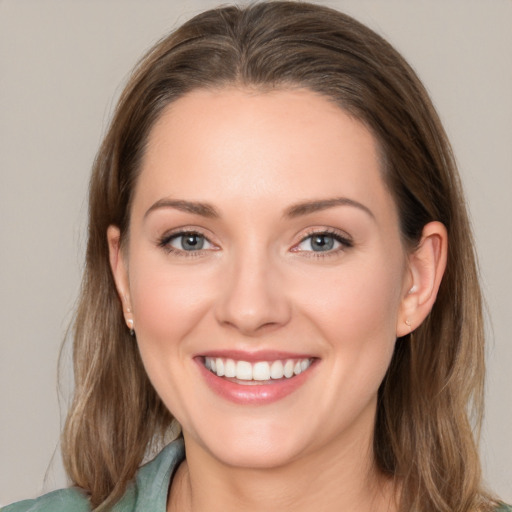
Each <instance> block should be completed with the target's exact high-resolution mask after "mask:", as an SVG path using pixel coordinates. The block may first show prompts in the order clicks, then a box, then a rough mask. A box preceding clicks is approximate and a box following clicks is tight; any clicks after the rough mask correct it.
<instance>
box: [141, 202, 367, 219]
mask: <svg viewBox="0 0 512 512" xmlns="http://www.w3.org/2000/svg"><path fill="white" fill-rule="evenodd" d="M336 206H352V207H355V208H358V209H360V210H362V211H363V212H365V213H367V214H368V215H369V216H370V217H371V218H372V219H375V215H374V214H373V212H372V211H371V210H370V209H369V208H368V207H367V206H365V205H364V204H361V203H359V202H357V201H354V200H353V199H349V198H348V197H334V198H331V199H319V200H313V201H304V202H302V203H297V204H294V205H292V206H290V207H288V208H287V209H286V210H285V212H284V217H287V218H289V219H294V218H296V217H301V216H303V215H309V214H311V213H315V212H319V211H322V210H327V209H329V208H334V207H336ZM160 208H174V209H175V210H180V211H182V212H186V213H193V214H195V215H200V216H201V217H206V218H210V219H216V218H219V217H220V215H219V213H218V212H217V210H216V209H215V208H214V207H213V206H212V205H210V204H208V203H201V202H197V201H185V200H183V199H159V200H158V201H157V202H156V203H154V204H153V205H151V206H150V207H149V208H148V210H147V211H146V213H145V214H144V218H146V217H147V216H148V215H149V214H150V213H151V212H152V211H154V210H158V209H160Z"/></svg>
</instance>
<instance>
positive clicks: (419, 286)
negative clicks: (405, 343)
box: [396, 222, 448, 337]
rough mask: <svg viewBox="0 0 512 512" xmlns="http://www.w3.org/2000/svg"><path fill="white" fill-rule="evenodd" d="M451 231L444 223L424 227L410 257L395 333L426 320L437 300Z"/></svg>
mask: <svg viewBox="0 0 512 512" xmlns="http://www.w3.org/2000/svg"><path fill="white" fill-rule="evenodd" d="M447 255H448V234H447V232H446V228H445V226H444V225H443V224H442V223H441V222H429V223H428V224H426V225H425V227H424V228H423V232H422V235H421V240H420V243H419V245H418V246H417V247H416V248H415V249H414V251H412V252H411V253H410V254H409V256H408V260H409V275H408V277H407V279H406V280H405V286H404V289H403V290H402V302H401V304H400V312H399V315H398V318H397V326H396V335H397V337H400V336H405V335H406V334H409V333H410V332H412V331H413V330H414V329H416V328H417V327H418V326H419V325H420V324H421V323H422V322H423V320H425V318H426V317H427V315H428V314H429V313H430V310H431V309H432V307H433V306H434V303H435V301H436V297H437V292H438V290H439V286H440V285H441V279H442V278H443V274H444V271H445V268H446V259H447Z"/></svg>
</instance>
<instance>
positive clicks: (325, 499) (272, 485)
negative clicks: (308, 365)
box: [168, 436, 396, 512]
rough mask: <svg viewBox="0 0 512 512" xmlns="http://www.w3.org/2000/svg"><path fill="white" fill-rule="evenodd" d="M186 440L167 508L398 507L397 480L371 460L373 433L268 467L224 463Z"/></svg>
mask: <svg viewBox="0 0 512 512" xmlns="http://www.w3.org/2000/svg"><path fill="white" fill-rule="evenodd" d="M345 441H346V440H345ZM185 443H186V446H187V459H186V460H185V461H184V462H183V463H182V464H181V465H180V467H179V468H178V471H177V473H176V476H175V478H174V481H173V485H172V487H171V492H170V495H169V506H168V511H169V512H177V511H180V512H221V511H222V512H226V511H232V510H233V511H234V510H244V511H245V512H262V511H268V510H279V511H280V512H286V511H293V512H306V511H307V512H310V511H311V510H321V511H343V512H352V511H353V512H355V511H357V512H366V511H368V512H370V511H371V512H391V511H394V510H396V506H395V502H394V499H393V498H394V490H393V483H392V481H390V479H388V478H386V477H384V476H383V475H382V474H381V473H380V472H379V471H378V470H377V468H376V466H375V464H374V462H373V460H374V459H373V452H372V436H369V437H368V436H367V439H366V442H365V443H361V439H360V438H359V439H353V440H352V442H351V443H349V444H346V443H343V449H336V448H339V447H333V446H330V447H328V450H326V452H327V453H315V454H314V455H311V456H305V457H301V458H299V459H297V460H294V461H293V462H291V463H288V464H287V465H286V466H280V467H276V468H265V469H254V468H239V467H236V468H235V467H232V466H226V465H225V464H223V463H222V462H220V461H218V460H217V459H215V458H213V457H212V456H210V454H208V453H207V452H205V451H204V450H203V449H202V448H201V447H200V446H198V445H197V444H195V443H193V442H188V443H187V437H186V436H185ZM333 454H335V456H333Z"/></svg>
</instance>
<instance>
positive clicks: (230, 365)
mask: <svg viewBox="0 0 512 512" xmlns="http://www.w3.org/2000/svg"><path fill="white" fill-rule="evenodd" d="M224 375H225V376H226V377H229V378H233V377H236V364H235V361H233V359H226V364H225V365H224Z"/></svg>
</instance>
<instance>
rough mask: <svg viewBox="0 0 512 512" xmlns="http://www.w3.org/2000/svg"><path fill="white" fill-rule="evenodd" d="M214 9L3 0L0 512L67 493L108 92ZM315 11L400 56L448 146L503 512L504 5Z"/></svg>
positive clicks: (481, 0) (507, 447)
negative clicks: (82, 294)
mask: <svg viewBox="0 0 512 512" xmlns="http://www.w3.org/2000/svg"><path fill="white" fill-rule="evenodd" d="M217 3H218V2H217V1H210V0H203V1H199V0H195V1H191V0H188V1H187V2H184V1H182V0H181V1H175V2H173V1H172V0H166V1H158V0H150V1H142V0H138V1H132V0H88V1H85V0H67V1H64V0H62V1H58V0H32V1H30V0H3V1H2V0H0V421H1V423H0V504H7V503H9V502H11V501H13V500H17V499H21V498H27V497H34V496H36V495H38V494H40V493H41V492H43V491H44V492H46V491H49V490H52V489H54V488H57V487H62V486H63V485H65V483H66V481H65V477H64V475H63V472H62V469H61V464H60V457H59V454H58V452H56V454H55V456H54V457H53V462H51V459H52V455H54V451H55V449H56V446H57V443H58V438H59V431H60V423H61V420H60V416H61V415H62V414H63V412H65V409H66V404H67V400H68V397H69V388H70V385H71V384H70V383H71V379H70V376H69V374H70V372H69V365H66V364H65V365H64V366H65V370H67V371H65V372H64V373H65V376H66V377H67V378H65V382H64V387H63V390H62V396H61V404H60V406H59V402H58V395H57V387H56V374H57V357H58V352H59V347H60V345H61V341H62V340H63V338H64V336H65V331H66V327H67V324H68V323H69V320H70V318H71V314H72V310H73V307H74V301H75V298H76V294H77V290H78V284H79V278H80V272H81V267H82V262H83V251H84V243H85V242H84V237H85V235H84V228H85V221H84V219H85V213H86V209H87V207H86V204H85V196H86V191H87V181H88V174H89V170H90V167H91V163H92V160H93V158H94V154H95V151H96V149H97V147H98V144H99V142H100V140H101V136H102V134H103V133H104V131H105V127H106V124H107V121H108V119H109V116H110V113H111V110H112V106H113V104H114V102H115V99H116V98H117V96H118V94H119V93H120V90H121V84H122V83H124V81H125V80H126V78H127V74H128V72H129V70H130V69H131V68H132V67H133V65H134V64H135V62H136V61H137V60H138V58H139V57H140V56H141V55H142V53H143V52H144V51H145V50H146V49H147V48H148V47H149V46H150V45H151V44H153V43H154V42H155V41H156V40H158V39H159V38H160V37H161V36H162V35H163V34H164V33H166V32H168V31H169V30H170V29H172V28H173V27H176V26H177V25H179V24H180V23H182V22H183V21H185V20H186V19H187V18H189V17H190V16H191V15H193V14H195V13H197V12H198V11H200V10H202V9H204V8H207V7H211V6H214V5H216V4H217ZM326 3H327V4H328V5H331V6H333V7H337V8H339V9H340V10H345V11H346V12H348V13H349V14H352V15H354V16H355V17H356V18H358V19H360V20H361V21H363V22H366V23H367V24H368V25H370V26H371V27H372V28H374V29H375V30H377V31H378V32H379V33H381V34H382V35H384V36H385V37H387V38H388V39H389V40H390V41H391V42H392V43H393V44H394V45H395V46H396V47H397V48H398V49H399V50H400V51H401V52H402V53H403V54H404V56H405V57H406V58H407V59H408V60H409V61H410V62H411V64H412V65H413V67H415V69H416V70H417V71H418V73H419V75H420V77H421V78H422V79H423V81H424V82H425V84H426V86H427V88H428V89H429V91H430V93H431V95H432V97H433V100H434V103H435V104H436V106H437V108H438V109H439V112H440V114H441V118H442V120H443V122H444V124H445V127H446V129H447V131H448V134H449V136H450V137H451V140H452V143H453V146H454V149H455V153H456V156H457V160H458V162H459V166H460V170H461V174H462V177H463V181H464V185H465V187H466V191H467V196H468V202H469V206H470V210H471V215H472V219H473V224H474V229H475V234H476V240H477V245H478V250H479V256H480V263H481V274H482V283H483V287H484V292H485V294H486V297H487V301H488V310H489V317H490V319H489V321H488V332H489V346H488V368H489V375H488V388H487V415H486V421H485V425H484V431H483V442H482V453H483V462H484V466H485V475H486V479H487V481H488V482H489V484H490V486H491V487H492V488H494V489H495V490H496V491H497V492H498V493H499V494H501V496H502V498H504V499H505V500H508V501H509V502H512V441H511V438H512V398H511V397H512V377H511V376H510V371H511V369H512V343H511V338H510V332H511V331H512V256H511V254H512V194H511V193H512V2H511V1H510V0H444V1H441V0H346V1H344V0H338V1H334V0H331V1H329V2H326ZM68 355H69V354H68ZM65 357H67V356H65ZM59 411H60V412H59ZM50 462H51V463H50Z"/></svg>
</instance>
